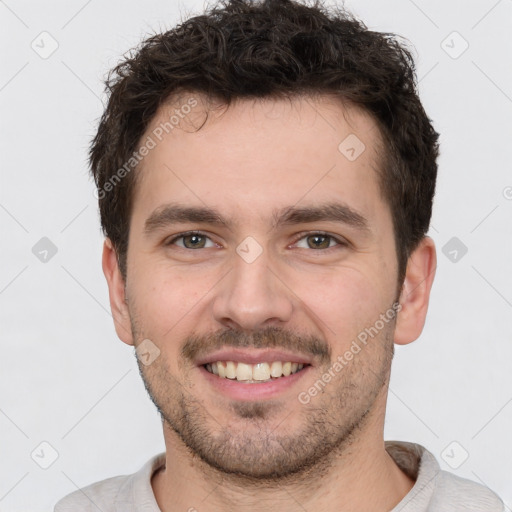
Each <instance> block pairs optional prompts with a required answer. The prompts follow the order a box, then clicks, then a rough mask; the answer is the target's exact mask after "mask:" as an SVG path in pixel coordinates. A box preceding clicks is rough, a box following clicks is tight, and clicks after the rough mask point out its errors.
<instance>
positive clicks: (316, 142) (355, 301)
mask: <svg viewBox="0 0 512 512" xmlns="http://www.w3.org/2000/svg"><path fill="white" fill-rule="evenodd" d="M194 97H196V98H198V96H197V95H195V96H194ZM183 103H184V101H182V103H181V104H183ZM202 107H203V103H202V102H200V101H199V103H198V106H197V107H196V108H195V109H193V111H192V112H191V113H190V114H189V115H188V116H187V117H186V119H183V120H182V121H181V123H180V126H179V127H178V128H177V129H174V130H172V131H170V133H169V134H168V135H166V136H165V137H164V138H163V139H162V141H161V142H159V143H158V144H157V145H156V147H155V148H154V149H152V150H151V151H150V152H149V154H148V155H147V156H146V157H145V158H144V160H143V161H142V163H141V165H140V168H138V169H137V171H136V172H138V173H139V175H138V177H139V178H140V181H139V182H138V184H137V188H136V193H135V197H134V202H133V210H132V217H131V224H130V235H129V248H128V260H127V277H126V281H125V280H123V277H122V275H121V273H120V271H119V267H118V264H117V258H116V253H115V250H114V248H113V247H112V244H111V243H110V240H108V239H107V240H106V241H105V245H104V252H103V271H104V273H105V276H106V279H107V282H108V286H109V295H110V304H111V308H112V312H113V317H114V322H115V326H116V331H117V334H118V336H119V338H120V339H121V340H122V341H124V342H125V343H127V344H129V345H135V346H138V345H139V344H140V343H141V341H142V340H144V339H149V340H151V343H152V344H154V346H156V347H158V349H159V350H160V355H159V356H158V357H157V358H156V359H155V360H154V361H153V362H152V363H151V364H149V365H147V366H146V365H144V364H142V363H141V362H140V360H139V368H140V371H141V375H142V377H143V379H144V382H145V385H146V388H147V389H148V392H149V393H150V396H151V397H152V399H153V401H154V402H155V404H156V405H157V407H158V408H159V410H160V412H161V414H162V421H163V431H164V438H165V443H166V465H165V468H164V469H163V470H161V471H159V472H157V473H156V474H155V475H154V477H153V479H152V486H153V490H154V493H155V497H156V499H157V502H158V505H159V507H160V508H161V510H162V511H164V512H167V511H171V510H189V509H192V508H194V509H196V510H198V511H200V512H203V511H205V512H207V511H212V512H213V511H220V510H228V509H230V507H232V505H233V504H236V508H237V510H247V511H249V510H251V511H260V510H268V507H269V506H270V507H273V506H276V505H277V504H278V506H279V509H280V510H283V511H285V512H286V511H298V510H304V509H306V510H325V511H337V512H339V511H342V512H343V511H345V512H348V511H350V512H359V511H361V512H363V511H368V510H373V511H377V512H378V511H381V512H385V511H389V510H391V509H392V508H393V507H394V506H396V505H397V504H398V503H399V502H400V501H401V499H402V498H403V497H404V496H405V495H406V494H407V493H408V492H409V491H410V490H411V488H412V486H413V485H414V481H413V480H411V479H410V478H409V477H408V476H406V475H405V474H404V473H403V472H402V471H401V470H400V468H399V467H398V466H397V465H396V464H395V463H394V461H393V459H392V458H391V457H390V456H389V455H388V453H387V452H386V450H385V448H384V440H383V429H384V416H385V408H386V399H387V392H388V384H389V374H390V368H391V360H392V355H393V343H397V344H406V343H410V342H412V341H414V340H415V339H416V338H417V337H418V336H419V335H420V333H421V331H422V329H423V325H424V321H425V316H426V313H427V308H428V300H429V294H430V289H431V286H432V282H433V279H434V271H435V266H436V254H435V247H434V243H433V241H432V240H431V239H430V238H428V237H425V238H424V239H423V240H422V242H421V243H420V244H419V246H418V247H417V249H416V250H415V251H414V252H413V253H412V254H411V256H410V258H409V261H408V265H407V272H406V277H405V281H404V283H403V286H400V285H399V284H398V283H397V276H398V268H397V254H396V250H395V242H394V233H393V224H392V218H391V213H390V209H389V207H388V205H387V203H386V202H385V199H384V198H383V197H382V195H381V193H380V189H379V184H378V177H377V173H376V168H377V162H378V144H379V142H380V138H379V132H378V129H377V127H376V125H375V123H374V121H373V120H372V119H371V117H370V116H368V115H367V114H365V113H364V112H363V111H361V110H359V109H357V108H355V107H349V106H347V105H342V104H341V103H340V102H338V101H336V100H334V99H333V98H329V97H325V96H323V97H316V98H306V97H302V98H295V99H294V100H293V101H288V100H270V99H265V100H256V101H252V100H250V101H248V100H243V101H237V102H235V103H233V104H232V105H231V106H230V107H229V108H228V109H227V110H226V109H218V110H215V111H212V112H210V113H209V118H208V120H207V122H206V124H205V125H204V126H203V127H202V128H201V129H200V130H199V131H195V130H194V129H193V127H194V126H195V127H198V126H200V125H201V124H202V122H203V121H204V112H203V108H202ZM174 108H176V105H167V106H164V107H161V109H160V110H159V111H158V113H157V115H156V116H155V118H154V119H153V121H152V123H151V125H150V126H149V127H148V130H147V132H146V134H145V136H144V137H143V139H144V138H145V137H146V136H147V135H150V134H151V133H152V130H154V129H155V127H158V125H159V124H160V123H161V122H163V121H165V120H167V119H168V117H169V115H170V114H171V113H172V111H173V109H174ZM221 114H222V115H221ZM349 134H356V135H357V137H358V138H359V139H360V140H361V141H363V142H364V144H365V146H366V149H365V151H364V152H363V153H362V154H361V155H360V156H359V157H358V158H357V159H356V160H354V161H349V160H348V159H347V158H346V157H345V156H344V155H343V154H342V153H341V152H340V151H339V150H338V145H339V144H340V142H341V141H343V140H344V139H345V138H346V137H347V136H348V135H349ZM334 200H336V201H341V202H343V203H344V204H345V205H348V206H349V207H350V208H352V209H353V210H356V211H357V212H359V213H360V214H362V215H363V216H364V217H365V218H366V220H367V223H368V230H366V231H362V230H360V229H357V228H356V227H354V226H350V225H347V224H345V223H339V222H333V221H315V222H311V223H304V224H298V225H291V226H280V227H278V228H275V227H273V222H272V213H273V212H274V210H276V209H281V208H285V207H290V206H294V205H295V206H309V205H320V204H324V203H327V202H331V201H334ZM171 201H172V202H180V203H182V204H184V205H187V206H198V207H202V206H205V205H206V206H209V207H215V208H216V209H218V210H219V211H220V212H221V213H222V215H223V216H225V217H226V218H227V219H232V220H236V221H237V224H236V225H234V226H233V227H231V228H230V229H228V228H226V227H224V226H221V227H219V226H216V225H211V224H206V223H202V222H185V223H180V224H176V225H168V226H164V227H162V228H161V229H160V230H158V231H155V232H153V233H151V234H150V235H146V234H145V233H144V223H145V221H146V219H147V218H148V217H149V216H150V215H151V214H152V213H153V212H154V211H155V210H156V209H157V208H159V207H160V206H162V205H164V204H166V203H169V202H171ZM189 230H198V231H201V232H202V235H201V236H206V237H207V238H206V239H204V238H199V240H198V239H193V237H192V239H191V237H188V238H187V239H186V240H185V239H183V238H181V239H177V240H175V241H174V242H172V243H171V244H169V242H170V241H171V240H172V239H173V238H174V237H176V236H177V235H179V234H180V233H183V232H186V231H189ZM318 231H324V232H327V233H328V234H329V235H331V236H333V237H335V239H330V238H326V239H324V238H320V240H319V241H318V242H317V244H316V245H315V243H314V242H315V237H314V235H315V234H317V233H318ZM248 236H251V237H253V238H254V239H255V240H256V241H257V243H258V244H259V246H260V248H261V250H262V252H261V254H260V255H259V256H258V257H257V258H256V259H255V260H254V261H252V262H251V263H248V262H247V261H246V260H244V259H243V258H242V257H241V256H240V255H239V254H238V253H237V251H236V248H237V246H239V244H240V243H241V242H242V241H244V239H246V237H248ZM336 238H337V239H339V240H340V241H345V243H344V244H343V245H337V242H336ZM198 241H199V242H200V243H199V244H198V245H200V248H194V247H196V244H197V242H198ZM191 242H195V243H191ZM166 243H167V244H168V245H165V244H166ZM185 243H187V244H188V245H187V246H185V245H184V244H185ZM318 245H320V246H321V248H318V247H317V246H318ZM190 247H192V248H190ZM326 247H330V248H329V249H326ZM251 250H254V249H251ZM397 299H399V301H400V305H401V309H400V312H399V313H398V316H397V318H396V320H393V321H391V322H389V323H386V324H385V325H384V327H383V328H382V329H381V330H379V332H378V334H377V335H376V336H375V337H374V338H372V339H371V342H369V343H368V344H366V345H365V346H364V348H363V349H362V350H361V351H360V352H359V353H357V354H356V355H354V357H353V359H352V360H351V361H350V362H349V363H348V364H347V365H346V366H344V368H343V370H342V371H340V372H337V373H336V377H335V378H333V379H332V380H331V381H330V382H329V383H328V384H327V385H326V386H325V387H324V388H323V390H322V392H320V393H318V394H317V395H316V396H315V397H313V398H312V399H311V401H310V402H309V403H306V404H305V403H301V401H299V400H298V395H299V393H300V392H304V391H307V390H308V389H309V388H310V387H311V386H313V384H314V383H315V382H316V381H317V380H318V379H319V378H321V377H322V375H324V374H325V373H326V372H327V371H328V370H329V368H331V367H332V364H333V362H334V361H336V358H337V357H338V356H340V355H343V354H344V353H345V352H346V351H347V350H348V349H349V348H350V345H351V342H352V341H353V340H354V339H356V338H357V336H358V334H359V333H361V332H362V331H364V329H365V328H368V327H370V326H373V325H375V323H376V320H378V319H379V315H381V314H383V313H385V312H386V311H388V310H389V309H390V308H391V306H392V304H393V303H394V302H395V300H397ZM221 336H223V337H221ZM222 344H224V345H223V346H227V347H243V348H240V350H243V351H246V352H250V351H251V350H252V349H253V348H254V347H259V348H262V347H267V346H268V347H274V348H284V349H287V350H289V351H291V352H292V353H297V354H302V355H304V356H307V357H308V358H310V362H311V366H310V367H309V368H307V372H305V373H304V374H303V375H302V376H301V377H300V378H299V379H298V380H296V381H295V382H296V383H295V384H293V385H291V386H289V387H287V388H286V389H284V390H283V391H282V392H280V393H279V394H277V395H274V396H272V397H271V398H261V399H258V398H255V399H251V400H241V399H233V398H232V397H230V396H227V395H225V394H223V393H222V392H219V390H218V389H217V388H215V386H212V384H211V382H210V381H209V380H208V379H207V378H205V375H204V370H201V369H200V367H199V366H197V365H196V364H195V362H194V361H193V360H192V359H191V358H189V357H186V356H185V355H184V351H183V348H184V347H186V348H188V349H190V348H194V349H197V351H199V353H205V352H208V350H209V347H215V348H218V347H219V346H220V345H222ZM315 347H316V355H314V348H315ZM185 352H186V351H185ZM186 353H187V352H186ZM188 353H191V352H188ZM216 378H218V377H216ZM238 385H240V386H258V385H259V384H244V383H240V384H238Z"/></svg>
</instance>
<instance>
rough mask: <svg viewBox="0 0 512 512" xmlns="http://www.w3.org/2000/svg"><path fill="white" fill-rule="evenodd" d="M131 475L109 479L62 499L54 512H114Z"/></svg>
mask: <svg viewBox="0 0 512 512" xmlns="http://www.w3.org/2000/svg"><path fill="white" fill-rule="evenodd" d="M129 478H130V475H124V476H116V477H113V478H107V479H106V480H102V481H100V482H96V483H93V484H91V485H88V486H86V487H83V488H82V489H79V490H77V491H75V492H72V493H71V494H68V495H67V496H65V497H64V498H62V499H61V500H60V501H59V502H58V503H57V504H56V505H55V509H54V512H72V511H73V512H75V511H76V512H78V511H80V512H89V511H90V512H93V511H94V512H97V511H98V509H99V510H101V511H102V512H110V511H112V512H114V511H115V508H113V507H114V503H115V501H116V499H117V497H118V496H119V492H120V490H121V489H122V488H123V487H125V485H126V483H127V481H128V479H129Z"/></svg>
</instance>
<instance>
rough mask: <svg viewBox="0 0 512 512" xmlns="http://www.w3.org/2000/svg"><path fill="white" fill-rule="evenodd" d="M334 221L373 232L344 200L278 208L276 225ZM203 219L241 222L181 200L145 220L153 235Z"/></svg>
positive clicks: (222, 224)
mask: <svg viewBox="0 0 512 512" xmlns="http://www.w3.org/2000/svg"><path fill="white" fill-rule="evenodd" d="M319 221H330V222H338V223H341V224H346V225H348V226H350V227H353V228H356V229H358V230H360V231H362V232H369V231H370V226H369V222H368V220H367V219H366V218H365V217H364V216H363V215H362V214H361V213H359V212H357V211H356V210H354V209H353V208H351V207H349V206H347V205H346V204H343V203H337V202H333V203H327V204H322V205H319V206H304V207H295V206H290V207H287V208H283V209H281V210H274V212H273V214H272V228H273V229H276V228H278V227H279V226H287V225H296V224H306V223H311V222H319ZM180 223H202V224H210V225H213V226H219V227H224V228H227V229H229V230H232V229H233V227H234V226H237V225H239V222H237V221H235V220H228V219H226V218H225V217H224V216H223V215H222V214H221V213H220V212H219V211H218V210H216V209H215V208H210V207H206V206H204V207H197V206H185V205H183V204H180V203H168V204H165V205H163V206H160V207H158V208H157V209H156V210H154V211H153V213H151V215H150V216H149V217H148V218H147V219H146V221H145V223H144V233H145V234H146V235H148V236H149V235H151V234H152V233H154V232H155V231H159V230H161V229H164V228H166V227H168V226H171V225H173V224H180Z"/></svg>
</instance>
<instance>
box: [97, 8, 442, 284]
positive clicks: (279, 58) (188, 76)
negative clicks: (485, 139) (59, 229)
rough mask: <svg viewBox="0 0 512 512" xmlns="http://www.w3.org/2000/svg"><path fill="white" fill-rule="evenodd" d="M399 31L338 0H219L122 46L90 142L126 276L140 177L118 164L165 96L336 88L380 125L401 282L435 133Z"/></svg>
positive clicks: (428, 179) (423, 200)
mask: <svg viewBox="0 0 512 512" xmlns="http://www.w3.org/2000/svg"><path fill="white" fill-rule="evenodd" d="M399 37H400V36H397V35H395V34H391V33H383V32H373V31H370V30H368V28H367V27H366V25H365V24H364V23H363V22H361V21H360V20H358V19H356V18H355V17H354V16H353V15H352V14H350V13H349V12H347V11H346V10H345V9H344V8H341V7H326V6H325V5H324V4H322V2H321V0H315V2H314V3H313V4H312V5H305V4H301V3H298V2H297V1H295V0H261V1H259V2H257V1H256V0H219V3H217V4H216V5H214V6H213V7H210V8H207V9H206V10H205V12H204V14H201V15H198V16H195V17H191V18H190V19H188V20H186V21H183V22H182V23H180V24H179V25H177V26H176V27H175V28H173V29H171V30H169V31H167V32H165V33H160V34H156V35H152V36H151V37H149V38H147V39H146V40H145V41H143V42H142V43H141V44H140V45H139V47H137V48H134V49H132V50H131V51H129V52H128V54H127V55H125V58H124V60H123V61H122V62H121V63H119V64H118V65H117V66H116V67H115V68H114V69H112V70H111V71H110V72H109V74H108V77H107V79H106V80H105V85H106V93H107V96H108V102H107V106H106V109H105V111H104V113H103V115H102V117H101V120H100V123H99V127H98V130H97V133H96V135H95V137H94V139H93V141H92V143H91V147H90V152H89V156H90V166H91V172H92V175H93V177H94V180H95V183H96V187H97V190H98V201H99V209H100V218H101V226H102V230H103V233H104V234H105V236H107V237H108V238H109V239H110V240H111V241H112V243H113V245H114V247H115V249H116V254H117V258H118V263H119V268H120V271H121V274H122V275H123V277H124V278H125V279H126V256H127V249H128V234H129V227H130V214H131V209H132V197H133V193H134V190H135V188H134V187H135V186H136V183H137V180H136V172H135V173H134V172H128V171H129V170H130V169H128V170H127V171H126V172H122V173H119V171H120V170H122V169H125V170H126V162H127V161H129V160H130V159H131V158H132V157H133V154H134V152H135V151H136V150H137V148H138V145H139V144H140V141H141V137H142V135H143V134H144V133H145V131H146V128H147V127H148V125H149V123H150V122H151V121H152V119H153V118H154V116H155V114H156V112H157V110H158V108H159V106H160V105H162V104H164V103H166V102H169V101H170V100H171V99H172V98H173V97H174V96H175V95H176V94H179V93H180V92H183V91H190V92H197V93H199V94H202V95H203V96H204V97H205V98H207V99H209V100H215V101H216V102H221V104H224V105H226V106H229V105H230V103H231V101H232V100H238V99H249V98H293V97H296V96H299V95H304V94H305V95H319V94H329V95H333V94H334V95H335V97H337V98H339V99H340V100H342V101H344V102H347V103H349V104H353V105H355V106H357V107H359V108H361V109H363V110H364V111H365V112H367V113H369V114H370V115H371V116H372V119H373V120H374V121H375V123H376V125H377V126H378V129H379V132H380V135H381V140H382V141H383V145H382V147H381V149H380V151H379V162H378V163H379V165H378V171H379V172H378V174H379V186H380V189H381V193H382V194H383V197H384V198H385V199H386V202H387V203H388V205H389V207H390V210H391V214H392V218H393V227H394V233H395V245H396V249H397V255H398V269H399V270H398V279H399V283H401V282H402V281H403V278H404V276H405V269H406V265H407V260H408V258H409V255H410V253H411V252H412V251H413V250H414V249H415V248H416V247H417V245H418V243H419V242H420V240H421V239H422V238H423V237H424V236H425V234H426V232H427V230H428V227H429V223H430V218H431V214H432V201H433V197H434V192H435V183H436V175H437V163H436V160H437V157H438V154H439V144H438V138H439V134H438V133H437V132H436V131H435V130H434V128H433V126H432V124H431V121H430V119H429V118H428V117H427V115H426V113H425V111H424V109H423V106H422V104H421V102H420V99H419V97H418V92H417V80H416V72H415V64H414V59H413V57H412V55H411V52H410V50H408V49H407V48H406V46H405V45H404V44H403V43H400V42H399V41H398V38H399ZM340 115H341V111H340ZM132 159H133V158H132ZM134 168H136V167H134ZM116 173H117V175H116ZM120 174H121V175H122V179H116V181H115V182H114V181H113V180H114V179H115V178H116V177H117V178H119V175H120Z"/></svg>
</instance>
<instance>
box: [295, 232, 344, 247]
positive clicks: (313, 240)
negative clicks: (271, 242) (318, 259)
mask: <svg viewBox="0 0 512 512" xmlns="http://www.w3.org/2000/svg"><path fill="white" fill-rule="evenodd" d="M301 240H305V241H306V247H300V248H301V249H319V250H327V249H332V248H333V247H336V246H347V245H348V244H347V242H345V241H343V240H340V239H339V238H337V237H335V236H333V235H329V234H328V233H323V232H316V233H307V234H306V235H304V234H303V236H301V237H300V238H299V239H298V241H297V242H300V241H301ZM297 242H295V243H296V244H297ZM331 242H335V244H334V245H331Z"/></svg>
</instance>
